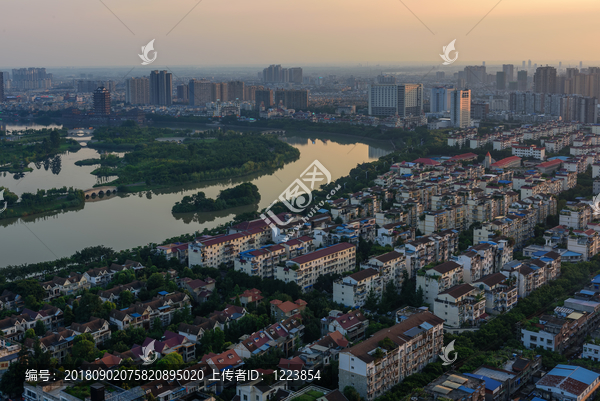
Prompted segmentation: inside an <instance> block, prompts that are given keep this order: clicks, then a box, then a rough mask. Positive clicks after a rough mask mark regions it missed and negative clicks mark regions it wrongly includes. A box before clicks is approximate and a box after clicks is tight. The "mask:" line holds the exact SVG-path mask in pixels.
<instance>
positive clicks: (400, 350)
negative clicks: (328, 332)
mask: <svg viewBox="0 0 600 401" xmlns="http://www.w3.org/2000/svg"><path fill="white" fill-rule="evenodd" d="M443 323H444V321H443V320H442V319H440V318H439V317H437V316H435V315H433V314H432V313H430V312H426V311H425V312H421V313H416V314H413V315H411V316H409V317H408V318H407V319H406V320H404V321H402V322H401V323H398V324H396V325H394V326H392V327H390V328H387V329H383V330H380V331H378V332H377V333H375V334H374V335H373V336H371V337H369V338H368V339H366V340H365V341H362V342H360V343H358V344H357V345H355V346H353V347H351V348H348V349H346V350H343V351H342V352H340V362H339V369H340V370H339V383H338V388H342V389H343V388H345V387H346V386H351V387H354V388H355V389H356V391H357V392H358V393H359V394H360V396H361V397H363V398H364V399H365V400H367V401H372V400H374V399H375V398H377V397H379V396H381V395H383V394H384V393H385V392H386V391H388V390H389V389H390V388H392V387H393V386H394V385H396V384H397V383H399V382H400V381H402V380H403V379H404V378H406V377H407V376H409V375H411V374H414V373H417V372H420V371H421V370H423V368H424V367H425V366H427V364H429V363H431V362H435V361H436V360H437V359H438V355H439V354H441V353H442V347H443V346H444V329H443Z"/></svg>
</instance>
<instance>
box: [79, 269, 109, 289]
mask: <svg viewBox="0 0 600 401" xmlns="http://www.w3.org/2000/svg"><path fill="white" fill-rule="evenodd" d="M83 276H84V277H85V278H86V280H87V281H88V282H89V283H90V285H91V286H92V287H96V286H98V285H106V284H108V282H109V281H110V280H112V278H113V273H112V271H111V270H110V268H109V267H96V268H95V269H90V270H88V271H86V272H85V273H83Z"/></svg>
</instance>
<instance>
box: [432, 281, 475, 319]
mask: <svg viewBox="0 0 600 401" xmlns="http://www.w3.org/2000/svg"><path fill="white" fill-rule="evenodd" d="M477 292H478V291H477V290H476V289H475V287H473V286H472V285H471V284H459V285H456V286H454V287H452V288H450V289H448V290H446V291H444V292H441V293H440V294H439V295H438V296H437V298H436V299H435V301H434V304H433V312H434V313H435V315H436V316H437V317H439V318H441V319H444V322H445V323H444V326H446V327H451V328H461V327H473V326H477V325H479V322H480V320H481V319H482V315H483V314H484V313H485V304H486V300H485V298H484V297H483V296H481V295H480V294H478V293H477Z"/></svg>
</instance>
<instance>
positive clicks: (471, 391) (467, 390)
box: [458, 386, 475, 394]
mask: <svg viewBox="0 0 600 401" xmlns="http://www.w3.org/2000/svg"><path fill="white" fill-rule="evenodd" d="M458 389H459V390H460V391H464V392H465V393H469V394H473V393H474V392H475V390H473V389H472V388H468V387H465V386H458Z"/></svg>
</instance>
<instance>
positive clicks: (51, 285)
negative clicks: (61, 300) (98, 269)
mask: <svg viewBox="0 0 600 401" xmlns="http://www.w3.org/2000/svg"><path fill="white" fill-rule="evenodd" d="M41 286H42V288H43V289H44V291H46V296H45V297H44V301H50V300H51V299H54V298H58V297H60V296H63V295H71V294H75V293H77V292H79V291H83V290H87V289H89V288H90V286H91V284H90V282H89V281H88V280H87V279H86V278H85V275H83V274H78V273H71V275H70V276H69V277H67V278H64V277H58V276H54V278H53V279H52V280H50V281H46V282H44V283H41Z"/></svg>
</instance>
